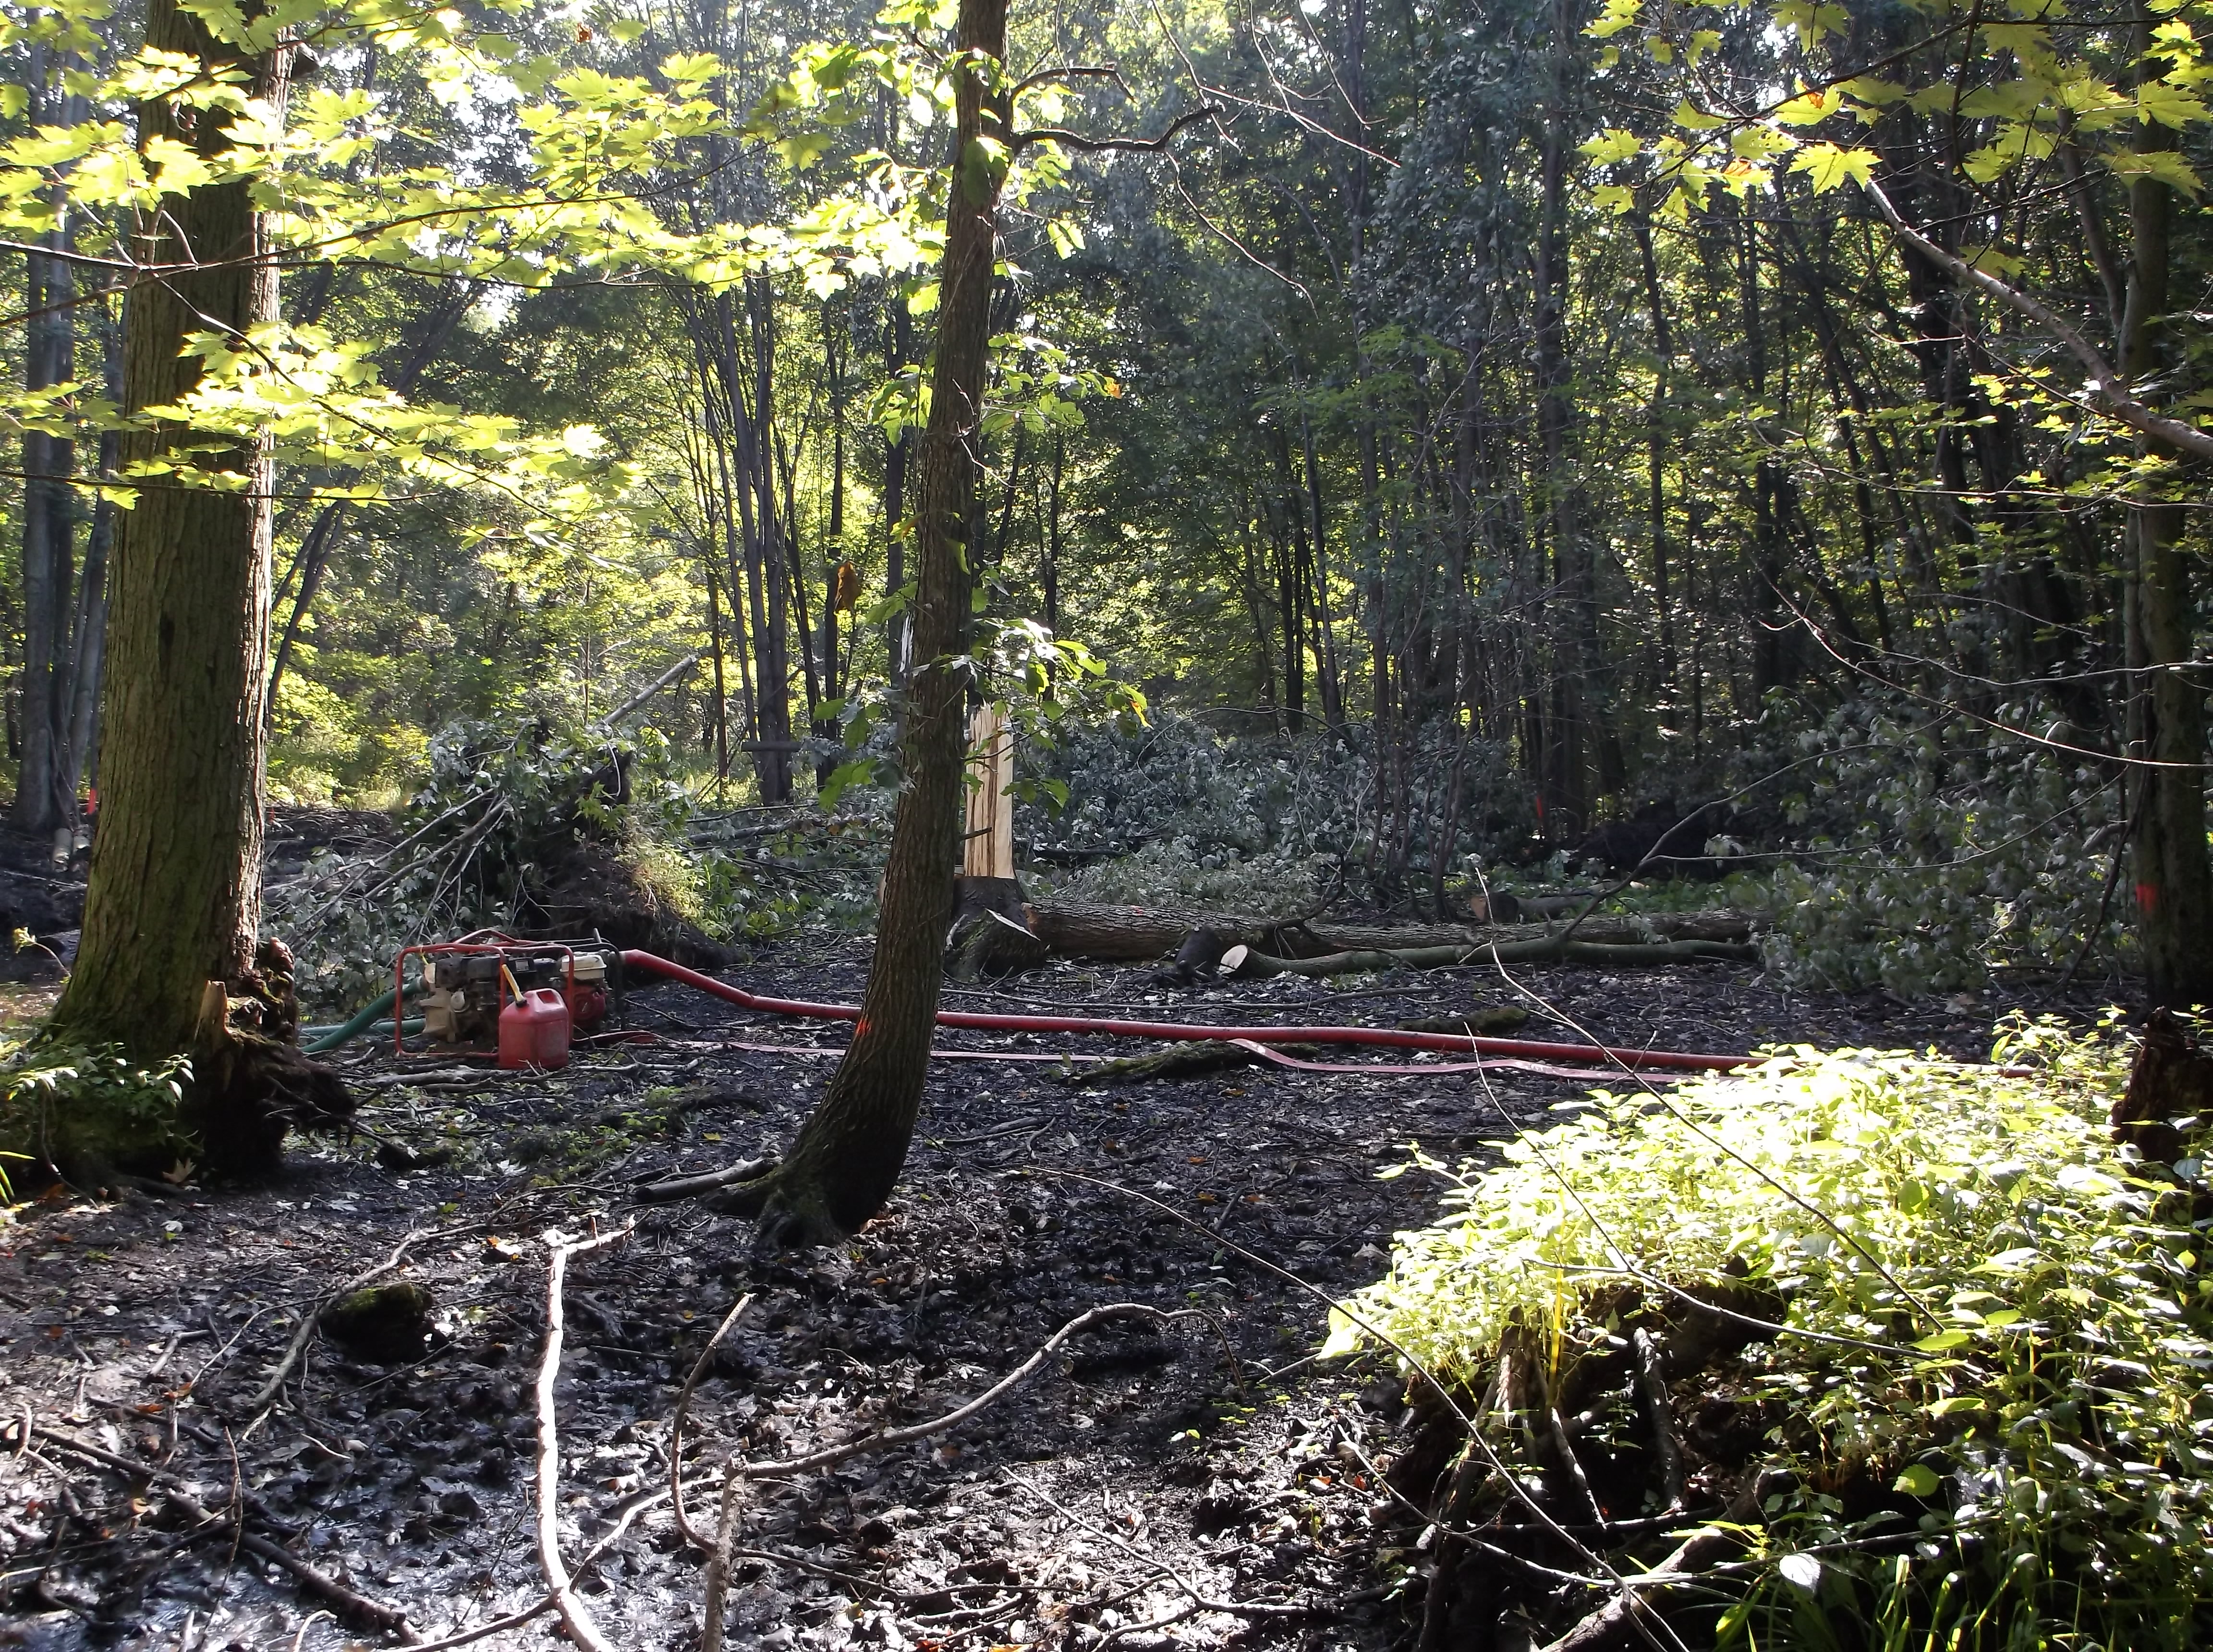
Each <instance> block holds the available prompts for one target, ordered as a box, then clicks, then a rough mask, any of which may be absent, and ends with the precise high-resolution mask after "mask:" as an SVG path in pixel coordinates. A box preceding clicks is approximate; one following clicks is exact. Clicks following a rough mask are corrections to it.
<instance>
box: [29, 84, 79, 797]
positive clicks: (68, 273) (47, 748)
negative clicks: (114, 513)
mask: <svg viewBox="0 0 2213 1652" xmlns="http://www.w3.org/2000/svg"><path fill="white" fill-rule="evenodd" d="M69 66H70V64H69V63H68V60H66V59H64V62H63V63H62V64H60V65H58V67H61V68H63V69H64V70H65V69H67V68H68V67H69ZM45 68H46V52H45V50H44V49H43V48H39V49H36V50H35V51H34V53H33V68H32V75H33V81H32V88H31V89H32V93H33V95H34V99H35V100H36V104H35V105H34V108H33V111H32V118H33V120H34V124H39V123H51V124H54V125H63V126H67V125H73V124H75V123H76V122H78V121H81V120H82V119H84V118H85V113H86V110H85V101H84V100H83V99H82V98H77V97H64V98H62V99H61V100H60V101H59V102H58V106H57V107H50V108H43V109H42V108H40V107H36V106H37V105H43V104H44V103H45V102H46V99H45V95H44V94H45V91H46V88H45V86H44V84H43V83H42V82H43V81H44V78H45ZM74 217H75V215H74V214H73V213H71V212H70V210H69V208H68V205H67V204H66V202H64V204H63V205H62V217H61V222H60V223H58V224H57V225H56V227H55V228H54V229H51V230H49V231H48V232H47V233H46V235H45V237H44V238H43V239H44V241H45V243H46V250H44V251H41V252H37V253H30V254H28V255H27V257H26V259H25V260H24V262H25V267H26V274H27V281H26V283H25V296H26V297H27V300H28V302H27V305H26V306H25V308H27V310H28V311H29V312H30V319H29V324H28V326H27V327H26V328H25V338H24V341H23V383H24V386H25V387H26V388H28V389H32V390H45V389H50V388H52V387H54V386H56V385H59V384H64V383H67V382H68V381H70V380H71V379H73V378H75V377H76V305H75V302H74V301H75V299H76V270H75V266H74V265H72V264H71V263H70V259H69V258H68V256H67V254H68V253H70V250H71V243H72V241H74V240H75V234H74V231H73V230H72V229H71V228H70V225H71V223H73V221H74ZM75 472H76V444H75V443H74V442H70V440H69V439H68V438H67V437H66V436H43V435H40V433H38V432H36V431H32V432H30V433H28V434H27V435H26V436H24V437H23V682H22V698H21V716H22V753H21V762H20V763H19V765H17V769H16V777H15V810H14V813H13V816H12V822H13V824H14V826H15V829H16V830H17V831H19V832H41V833H43V832H49V831H51V830H52V829H53V827H54V826H57V825H58V824H61V823H62V811H61V808H60V807H59V805H58V800H57V793H58V780H59V777H60V772H61V771H62V769H64V767H66V766H67V759H66V756H65V753H64V750H63V747H64V745H65V743H66V741H67V740H68V733H69V713H70V705H69V697H68V693H67V690H66V680H67V678H68V675H69V670H70V643H71V634H70V619H71V617H72V615H73V613H74V612H75V607H76V603H75V593H74V588H73V583H72V570H73V568H74V564H75V561H76V556H75V552H76V514H77V513H76V499H75V497H73V495H72V492H71V483H72V480H73V478H74V475H75Z"/></svg>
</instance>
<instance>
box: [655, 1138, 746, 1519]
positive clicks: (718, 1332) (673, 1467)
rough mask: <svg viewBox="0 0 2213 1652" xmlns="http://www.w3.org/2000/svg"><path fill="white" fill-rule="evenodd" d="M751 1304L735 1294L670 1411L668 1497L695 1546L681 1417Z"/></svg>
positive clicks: (702, 1178) (682, 1418)
mask: <svg viewBox="0 0 2213 1652" xmlns="http://www.w3.org/2000/svg"><path fill="white" fill-rule="evenodd" d="M739 1168H741V1169H743V1168H744V1166H742V1165H741V1166H740V1167H739ZM692 1180H695V1181H698V1180H705V1178H704V1177H694V1178H693V1179H692ZM737 1180H751V1178H750V1177H740V1178H738V1179H737ZM752 1306H753V1293H752V1292H751V1291H748V1292H747V1293H746V1294H745V1295H742V1296H741V1297H739V1298H738V1300H737V1301H736V1303H735V1305H733V1306H732V1308H731V1309H730V1311H729V1313H728V1314H724V1315H722V1324H720V1325H718V1326H716V1327H715V1334H714V1335H713V1336H711V1337H710V1338H707V1345H706V1346H705V1347H704V1348H702V1349H701V1350H699V1357H698V1359H695V1360H693V1361H692V1369H691V1371H690V1373H689V1374H688V1375H686V1377H685V1379H684V1386H683V1387H681V1388H680V1389H678V1390H677V1393H676V1409H675V1410H674V1411H671V1412H670V1413H669V1417H668V1500H669V1503H671V1505H672V1506H673V1507H674V1509H675V1510H676V1526H677V1529H678V1530H680V1531H681V1532H682V1533H684V1540H685V1541H686V1543H689V1544H690V1545H692V1547H693V1548H695V1549H704V1548H705V1547H706V1546H707V1545H706V1543H705V1542H704V1539H701V1537H700V1536H699V1533H698V1532H696V1531H695V1530H693V1529H692V1516H691V1515H690V1514H689V1513H688V1512H686V1509H685V1507H684V1418H685V1417H686V1414H687V1413H688V1412H689V1411H691V1409H692V1390H693V1389H694V1388H696V1387H698V1386H699V1379H700V1377H701V1376H703V1375H705V1373H706V1369H707V1362H708V1361H709V1360H710V1359H712V1358H714V1356H715V1350H716V1346H717V1345H718V1344H720V1343H721V1342H722V1338H724V1337H725V1336H727V1335H729V1331H730V1327H731V1326H735V1324H737V1322H738V1321H739V1320H741V1319H742V1318H744V1317H745V1312H746V1310H747V1308H751V1307H752Z"/></svg>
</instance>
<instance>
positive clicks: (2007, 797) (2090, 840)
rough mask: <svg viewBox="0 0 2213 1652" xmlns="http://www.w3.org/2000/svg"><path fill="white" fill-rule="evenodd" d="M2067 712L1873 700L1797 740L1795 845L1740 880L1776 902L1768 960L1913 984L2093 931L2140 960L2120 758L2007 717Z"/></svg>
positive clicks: (2055, 948) (1832, 975) (2050, 955)
mask: <svg viewBox="0 0 2213 1652" xmlns="http://www.w3.org/2000/svg"><path fill="white" fill-rule="evenodd" d="M2050 721H2051V717H2050V716H2049V714H2047V713H2043V712H2041V711H2040V710H2039V708H2038V707H2036V706H2034V705H2033V704H2021V705H2009V706H2001V707H1998V708H1997V709H1996V710H1995V711H1993V712H1992V714H1991V715H1990V716H1989V717H1988V718H1986V719H1978V718H1971V717H1967V716H1958V715H1946V716H1937V717H1932V716H1930V713H1929V711H1928V710H1927V708H1925V707H1923V706H1920V705H1917V704H1911V703H1893V702H1888V701H1886V700H1884V699H1881V698H1864V699H1860V700H1856V701H1853V702H1851V703H1850V704H1846V705H1844V706H1843V707H1841V708H1839V709H1838V710H1835V711H1834V712H1832V714H1831V715H1830V716H1828V717H1827V718H1826V720H1825V721H1824V722H1822V723H1821V724H1820V726H1819V727H1816V728H1807V729H1804V730H1802V731H1801V732H1799V733H1797V734H1796V735H1795V737H1793V738H1792V739H1790V740H1789V741H1788V742H1786V743H1785V744H1784V745H1783V747H1781V748H1780V753H1781V754H1782V755H1783V758H1784V759H1785V760H1786V761H1788V762H1789V763H1790V764H1791V765H1792V766H1791V767H1790V768H1789V771H1788V772H1787V774H1786V775H1785V776H1784V777H1783V780H1782V782H1781V783H1780V788H1781V789H1782V790H1783V794H1784V796H1783V805H1782V813H1783V819H1784V820H1785V821H1786V823H1787V829H1788V831H1789V837H1790V841H1791V844H1792V853H1791V856H1790V858H1789V860H1787V861H1784V862H1783V863H1781V864H1780V865H1778V866H1777V867H1776V868H1775V869H1773V870H1772V871H1771V872H1770V873H1768V874H1767V875H1765V876H1764V877H1761V878H1758V879H1740V880H1738V881H1736V884H1735V886H1734V888H1733V890H1732V892H1731V893H1732V895H1733V897H1734V899H1736V900H1737V901H1739V902H1740V903H1741V904H1744V905H1751V906H1753V908H1755V909H1756V910H1759V911H1763V912H1764V913H1765V917H1766V924H1765V937H1764V942H1763V944H1764V948H1765V953H1766V955H1767V961H1768V962H1769V964H1770V965H1771V966H1773V967H1774V968H1776V969H1777V970H1778V971H1780V972H1782V974H1783V976H1784V977H1785V978H1787V979H1789V981H1790V982H1792V984H1796V985H1801V986H1813V987H1831V988H1844V989H1853V988H1862V987H1871V986H1883V987H1887V988H1888V989H1890V990H1891V991H1893V992H1896V993H1899V994H1900V995H1902V996H1909V997H1910V996H1913V995H1917V994H1920V993H1925V992H1933V991H1954V990H1956V989H1959V988H1963V987H1974V986H1980V985H1983V984H1985V983H1986V982H1987V981H1988V980H1989V979H1990V977H1991V976H1992V975H1993V974H1995V973H2002V972H2008V971H2015V970H2032V971H2045V972H2058V971H2063V970H2064V969H2066V968H2067V967H2069V966H2070V965H2071V963H2072V962H2073V960H2074V958H2075V956H2076V954H2077V952H2078V951H2082V950H2083V948H2084V942H2085V938H2086V937H2087V938H2088V960H2090V961H2092V962H2094V964H2095V965H2096V966H2098V967H2099V968H2100V969H2101V970H2102V969H2104V968H2107V967H2110V966H2113V965H2115V964H2117V963H2119V964H2121V965H2123V966H2125V965H2126V964H2127V963H2128V962H2129V961H2130V960H2131V958H2132V955H2133V954H2132V948H2133V940H2132V934H2131V929H2130V925H2129V923H2128V918H2129V908H2128V903H2127V902H2126V901H2125V900H2124V899H2115V898H2113V894H2112V887H2111V881H2112V873H2113V870H2114V867H2113V861H2114V856H2117V855H2119V854H2120V853H2122V852H2123V850H2124V845H2123V843H2122V837H2123V830H2122V819H2123V811H2122V798H2121V796H2120V789H2119V785H2118V784H2117V783H2115V776H2114V774H2113V773H2112V771H2111V765H2101V764H2100V763H2099V762H2098V761H2097V760H2095V759H2088V758H2084V757H2081V756H2076V755H2073V754H2070V753H2066V752H2064V751H2060V750H2058V749H2056V748H2054V747H2050V746H2045V745H2042V744H2039V743H2037V742H2035V741H2028V740H2026V739H2024V738H2022V737H2021V735H2017V734H2014V733H2011V732H2009V730H2011V729H2015V728H2033V727H2040V726H2042V725H2043V723H2045V722H2050ZM1776 754H1777V747H1773V746H1769V747H1765V752H1764V755H1763V757H1762V758H1761V759H1759V760H1761V761H1766V760H1770V759H1772V758H1773V757H1774V756H1775V755H1776ZM1748 760H1749V759H1748ZM1776 766H1777V767H1781V766H1782V765H1781V764H1777V765H1776ZM2124 893H2125V892H2124Z"/></svg>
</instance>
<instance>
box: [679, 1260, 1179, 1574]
mask: <svg viewBox="0 0 2213 1652" xmlns="http://www.w3.org/2000/svg"><path fill="white" fill-rule="evenodd" d="M1191 1311H1192V1310H1190V1309H1189V1308H1177V1309H1174V1310H1171V1309H1168V1308H1155V1307H1153V1306H1152V1304H1151V1303H1149V1302H1109V1303H1106V1305H1105V1306H1104V1307H1100V1308H1092V1309H1090V1310H1089V1311H1088V1312H1087V1313H1083V1314H1077V1315H1076V1317H1075V1318H1074V1319H1072V1320H1070V1321H1069V1322H1068V1323H1067V1324H1066V1325H1064V1326H1061V1328H1060V1329H1059V1330H1058V1331H1056V1332H1053V1333H1052V1336H1051V1337H1049V1338H1046V1341H1045V1344H1043V1346H1041V1347H1040V1348H1039V1350H1037V1352H1035V1353H1034V1354H1032V1355H1031V1356H1029V1357H1028V1358H1027V1359H1026V1360H1024V1361H1023V1362H1021V1364H1020V1365H1018V1366H1016V1367H1015V1369H1013V1370H1011V1371H1009V1373H1007V1375H1005V1376H1003V1377H1001V1378H1000V1379H999V1380H998V1381H997V1382H995V1383H993V1384H992V1385H991V1387H988V1388H986V1389H985V1391H984V1392H983V1393H980V1394H978V1395H977V1396H976V1397H975V1399H972V1400H970V1401H969V1402H968V1403H967V1404H966V1405H961V1406H959V1407H957V1408H956V1409H954V1410H953V1411H948V1412H946V1413H945V1414H944V1415H943V1416H942V1417H932V1418H931V1419H930V1421H929V1422H927V1423H915V1424H914V1425H913V1426H912V1427H911V1428H904V1429H878V1430H877V1431H875V1433H873V1434H864V1435H863V1436H861V1437H860V1438H859V1439H857V1440H848V1441H847V1442H845V1443H844V1444H843V1445H838V1446H827V1447H825V1448H823V1449H822V1450H820V1451H814V1452H809V1453H808V1454H807V1455H805V1456H804V1457H788V1458H785V1459H783V1460H782V1461H779V1462H772V1463H744V1462H733V1463H731V1464H730V1465H729V1466H728V1467H727V1468H726V1469H725V1470H724V1471H723V1473H724V1477H725V1478H733V1477H734V1478H738V1479H741V1480H759V1479H766V1478H771V1477H772V1476H776V1475H782V1474H801V1473H811V1472H814V1470H816V1469H818V1468H827V1467H829V1466H831V1465H832V1463H842V1462H844V1460H846V1459H847V1458H849V1457H857V1456H860V1455H861V1454H863V1452H870V1451H890V1450H893V1449H895V1448H898V1447H900V1446H906V1445H912V1444H913V1443H914V1442H916V1441H918V1440H927V1439H929V1438H930V1436H932V1435H935V1434H942V1433H944V1432H945V1430H946V1429H952V1428H958V1427H959V1426H960V1424H961V1423H965V1422H966V1421H967V1420H968V1419H969V1418H970V1417H973V1416H975V1415H976V1414H977V1413H978V1411H983V1410H985V1409H986V1408H987V1407H988V1406H990V1405H992V1404H994V1403H995V1402H996V1401H997V1400H1000V1399H1003V1398H1005V1397H1006V1395H1008V1394H1009V1393H1012V1392H1013V1391H1014V1390H1015V1388H1017V1387H1021V1384H1022V1383H1023V1381H1025V1380H1026V1379H1027V1378H1028V1377H1030V1376H1031V1375H1033V1374H1034V1373H1035V1372H1036V1370H1037V1369H1038V1368H1039V1366H1040V1365H1043V1364H1044V1363H1045V1362H1046V1360H1048V1359H1050V1358H1052V1356H1053V1354H1054V1353H1055V1351H1056V1350H1058V1349H1059V1347H1060V1345H1061V1344H1063V1343H1064V1342H1066V1341H1067V1340H1068V1339H1069V1338H1070V1337H1073V1336H1075V1335H1076V1333H1077V1332H1082V1331H1088V1330H1089V1329H1090V1328H1091V1327H1092V1326H1094V1325H1100V1324H1104V1323H1105V1322H1106V1320H1119V1319H1131V1318H1144V1319H1152V1320H1180V1319H1182V1318H1184V1317H1185V1316H1186V1314H1189V1313H1190V1312H1191ZM684 1534H685V1537H686V1539H687V1540H689V1541H690V1542H691V1543H692V1546H693V1547H695V1548H698V1549H703V1550H707V1549H709V1545H707V1544H705V1543H704V1542H702V1541H701V1540H700V1539H699V1538H698V1533H697V1531H696V1530H695V1529H694V1528H692V1527H690V1526H689V1525H687V1526H686V1527H685V1533H684ZM710 1552H711V1551H710Z"/></svg>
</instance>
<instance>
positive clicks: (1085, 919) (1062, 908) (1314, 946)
mask: <svg viewBox="0 0 2213 1652" xmlns="http://www.w3.org/2000/svg"><path fill="white" fill-rule="evenodd" d="M1030 921H1031V927H1032V928H1033V930H1035V931H1036V933H1037V935H1038V937H1039V939H1040V940H1042V941H1043V942H1045V943H1046V946H1047V947H1049V948H1051V949H1052V951H1053V952H1054V953H1055V954H1058V955H1059V956H1062V957H1067V958H1096V959H1100V960H1106V961H1108V962H1138V961H1142V960H1151V959H1155V958H1161V957H1163V956H1166V955H1167V954H1170V953H1173V952H1174V951H1175V950H1176V949H1177V948H1179V947H1180V945H1181V944H1182V942H1183V940H1184V937H1185V936H1187V935H1189V934H1190V933H1191V932H1192V930H1212V931H1213V932H1214V933H1215V934H1216V936H1219V937H1220V938H1221V940H1222V943H1223V944H1224V945H1225V946H1243V947H1252V948H1259V950H1260V951H1262V952H1266V953H1271V954H1276V955H1277V956H1279V957H1286V958H1307V957H1314V956H1316V955H1318V954H1323V953H1331V952H1377V951H1398V950H1403V949H1405V948H1421V947H1468V948H1472V947H1480V946H1483V945H1484V944H1485V943H1487V942H1510V941H1518V940H1521V939H1523V938H1525V937H1527V936H1528V935H1529V932H1530V931H1529V926H1528V925H1527V924H1515V923H1506V924H1349V923H1332V922H1330V921H1328V920H1326V919H1324V918H1321V917H1314V916H1312V915H1309V916H1308V917H1260V916H1258V915H1255V914H1252V913H1240V912H1215V911H1200V910H1198V909H1196V908H1190V907H1167V906H1163V907H1140V906H1102V905H1088V904H1086V903H1082V902H1073V901H1071V902H1054V901H1043V902H1039V903H1038V904H1037V905H1033V906H1032V907H1031V908H1030ZM1751 933H1752V924H1751V920H1750V919H1749V918H1747V917H1746V916H1745V915H1744V914H1743V913H1741V912H1734V911H1726V910H1722V911H1703V912H1639V913H1624V914H1620V915H1613V916H1607V917H1595V918H1590V919H1588V920H1586V921H1585V922H1584V924H1583V925H1582V928H1581V930H1579V931H1578V938H1580V939H1583V940H1588V941H1599V942H1641V941H1649V940H1654V939H1658V940H1662V941H1742V940H1744V939H1746V938H1747V936H1750V934H1751Z"/></svg>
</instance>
